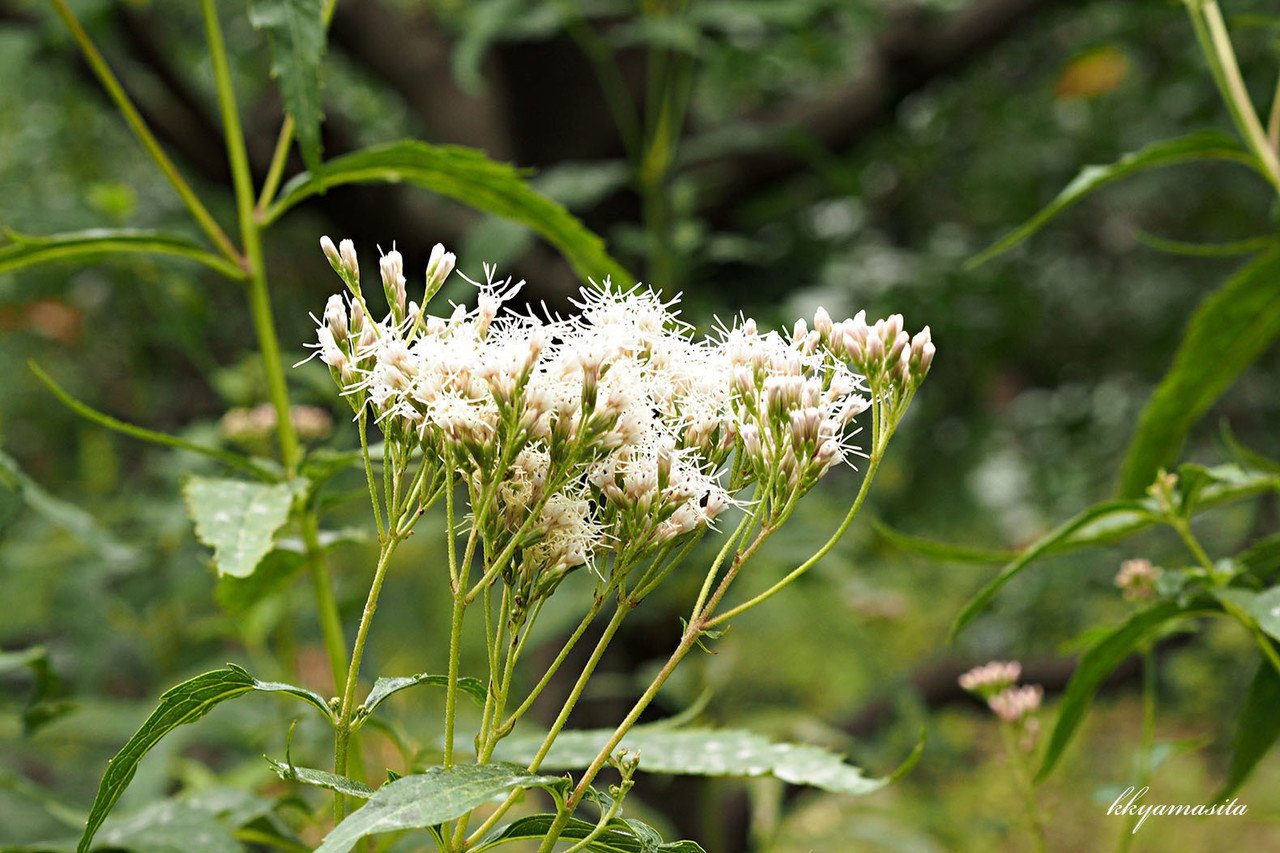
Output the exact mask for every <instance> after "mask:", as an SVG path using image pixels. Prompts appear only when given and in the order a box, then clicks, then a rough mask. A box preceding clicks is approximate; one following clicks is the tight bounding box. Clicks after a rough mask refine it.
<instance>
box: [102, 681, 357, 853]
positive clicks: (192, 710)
mask: <svg viewBox="0 0 1280 853" xmlns="http://www.w3.org/2000/svg"><path fill="white" fill-rule="evenodd" d="M255 690H258V691H263V692H267V693H278V692H283V693H288V694H290V695H293V696H296V697H298V698H300V699H302V700H303V701H305V702H307V703H309V704H311V705H313V706H316V707H317V708H319V709H320V710H321V711H322V712H323V713H324V714H325V716H326V717H327V718H329V719H330V720H332V719H333V714H332V712H331V711H330V710H329V707H328V705H326V704H325V702H324V700H323V699H321V698H320V696H319V695H318V694H316V693H313V692H312V691H310V690H306V689H304V688H301V687H294V686H293V685H291V684H280V683H277V682H265V681H258V680H257V679H256V678H254V677H253V676H252V675H250V674H249V673H248V672H246V671H245V670H244V669H243V668H241V667H239V666H236V665H235V664H227V666H226V667H225V668H223V669H215V670H213V671H212V672H206V673H204V674H203V675H197V676H196V677H195V678H192V679H189V680H187V681H184V682H182V683H181V684H178V685H176V686H174V687H171V688H170V689H169V690H166V691H165V692H164V693H163V694H161V696H160V704H159V705H158V706H157V707H156V709H155V711H153V712H152V713H151V716H149V717H147V719H146V722H144V723H143V724H142V726H141V728H139V729H138V730H137V731H136V732H134V735H133V737H131V738H129V741H128V743H126V744H125V745H124V746H123V747H121V749H120V751H119V752H118V753H116V755H115V757H114V758H112V759H111V761H110V762H108V763H107V770H106V772H105V773H103V774H102V782H101V783H100V784H99V785H98V794H97V796H96V797H94V800H93V807H92V808H90V810H89V818H88V821H87V822H86V824H85V829H84V834H83V835H82V836H81V837H80V843H79V845H78V847H77V851H78V853H86V851H88V850H89V848H90V845H91V844H92V843H93V837H94V835H95V834H96V833H97V832H98V829H99V827H101V826H102V822H103V821H104V820H106V817H107V815H108V814H109V813H110V812H111V809H112V807H114V806H115V804H116V802H117V801H118V800H119V799H120V795H121V794H123V793H124V790H125V788H127V787H129V782H130V781H131V780H132V779H133V775H134V773H135V772H137V769H138V762H140V761H141V760H142V757H143V756H144V755H146V754H147V753H148V752H149V751H150V750H151V748H152V747H153V746H155V745H156V744H157V743H159V742H160V740H161V738H163V737H164V736H165V735H167V734H168V733H169V732H171V731H173V730H174V729H176V728H177V727H178V726H182V725H186V724H187V723H194V722H195V721H196V720H198V719H200V718H201V717H203V716H204V715H205V714H207V713H209V712H210V711H212V710H213V709H214V707H215V706H217V705H219V704H220V703H222V702H226V701H228V700H230V699H235V698H236V697H238V696H243V695H244V694H246V693H249V692H252V691H255Z"/></svg>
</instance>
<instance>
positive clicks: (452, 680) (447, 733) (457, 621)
mask: <svg viewBox="0 0 1280 853" xmlns="http://www.w3.org/2000/svg"><path fill="white" fill-rule="evenodd" d="M466 610H467V602H466V597H465V596H464V595H463V594H462V592H461V591H456V592H454V594H453V614H452V617H451V618H450V620H449V682H448V686H447V687H446V688H445V699H444V766H445V769H446V770H447V769H449V768H450V767H452V766H453V730H454V726H455V724H456V721H457V716H458V664H459V658H460V657H461V654H462V617H463V616H464V615H465V614H466Z"/></svg>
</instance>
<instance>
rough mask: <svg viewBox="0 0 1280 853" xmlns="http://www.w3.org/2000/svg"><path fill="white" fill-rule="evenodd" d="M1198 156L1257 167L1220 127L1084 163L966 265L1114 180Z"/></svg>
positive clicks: (983, 259)
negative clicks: (1115, 157) (1046, 201)
mask: <svg viewBox="0 0 1280 853" xmlns="http://www.w3.org/2000/svg"><path fill="white" fill-rule="evenodd" d="M1196 160H1230V161H1234V162H1237V163H1243V164H1245V165H1246V166H1249V167H1251V168H1255V169H1256V168H1257V161H1256V160H1255V159H1254V158H1253V155H1251V154H1250V153H1249V152H1248V151H1246V150H1245V149H1244V148H1242V147H1241V145H1240V143H1239V142H1238V141H1237V140H1236V139H1235V138H1234V137H1232V136H1228V135H1227V134H1225V133H1219V132H1217V131H1207V132H1203V133H1193V134H1191V135H1189V136H1183V137H1179V138H1178V139H1166V140H1162V141H1160V142H1152V143H1151V144H1150V145H1147V146H1144V147H1143V148H1140V149H1138V150H1137V151H1132V152H1130V153H1128V154H1125V155H1124V156H1123V157H1121V158H1120V159H1119V160H1117V161H1115V162H1114V163H1110V164H1107V165H1093V166H1085V167H1084V168H1083V169H1081V170H1080V172H1079V174H1077V175H1076V176H1075V178H1074V179H1073V180H1072V181H1071V183H1069V184H1067V186H1066V188H1065V189H1063V190H1062V192H1060V193H1058V195H1057V197H1055V198H1054V200H1053V201H1051V202H1049V204H1048V205H1046V206H1045V207H1044V208H1042V209H1041V210H1040V212H1039V213H1037V214H1036V215H1035V216H1033V217H1031V218H1030V219H1028V220H1027V221H1026V222H1024V223H1022V224H1021V225H1019V226H1018V227H1017V228H1015V229H1013V231H1011V232H1009V233H1008V234H1007V235H1005V236H1004V237H1002V238H1001V239H1000V240H998V241H997V242H996V243H995V244H994V245H992V246H990V247H989V248H987V249H984V250H983V251H982V252H980V253H979V254H977V255H975V256H973V257H972V258H970V259H969V262H968V263H967V264H966V265H965V266H966V267H967V268H969V269H973V268H974V267H976V266H979V265H980V264H984V263H986V262H987V261H989V260H991V259H992V258H994V257H996V256H997V255H1000V254H1003V253H1004V252H1007V251H1009V250H1010V249H1012V248H1013V247H1014V246H1016V245H1018V244H1019V243H1021V242H1022V241H1023V240H1026V239H1027V238H1028V237H1030V236H1031V235H1032V234H1034V233H1036V232H1037V231H1039V230H1040V229H1041V228H1043V227H1044V226H1045V224H1046V223H1048V221H1049V220H1050V219H1053V217H1055V216H1057V215H1058V214H1059V213H1061V212H1062V211H1064V210H1066V209H1067V208H1068V207H1070V206H1071V205H1073V204H1075V203H1076V202H1077V201H1079V200H1080V199H1082V198H1084V197H1085V196H1086V195H1088V194H1089V193H1091V192H1093V191H1094V190H1096V189H1098V188H1099V187H1103V186H1105V185H1107V184H1109V183H1111V182H1112V181H1117V180H1119V179H1121V178H1124V177H1127V176H1128V175H1132V174H1135V173H1137V172H1142V171H1145V170H1147V169H1156V168H1159V167H1162V166H1173V165H1176V164H1178V163H1190V162H1193V161H1196Z"/></svg>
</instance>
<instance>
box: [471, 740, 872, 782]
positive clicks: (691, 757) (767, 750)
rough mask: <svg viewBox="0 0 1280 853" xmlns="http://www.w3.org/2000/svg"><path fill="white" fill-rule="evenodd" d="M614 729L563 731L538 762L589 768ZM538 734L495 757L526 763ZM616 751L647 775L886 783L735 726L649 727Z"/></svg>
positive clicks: (829, 756)
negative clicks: (633, 758) (635, 757)
mask: <svg viewBox="0 0 1280 853" xmlns="http://www.w3.org/2000/svg"><path fill="white" fill-rule="evenodd" d="M613 733H614V732H613V729H593V730H584V731H563V732H561V733H560V734H559V735H558V736H557V737H556V740H555V743H553V744H552V746H551V750H550V751H549V752H548V753H547V757H546V759H545V760H544V761H543V762H542V766H543V767H545V768H547V769H551V770H574V769H578V768H583V767H587V766H588V765H589V764H590V763H591V762H592V761H593V760H594V759H595V757H596V755H597V754H598V753H599V752H600V750H601V749H602V748H604V746H605V744H606V743H608V742H609V739H610V738H611V737H613ZM541 744H542V738H541V737H533V736H517V737H512V738H508V739H506V740H504V741H502V742H501V743H500V744H499V745H498V749H497V751H496V752H495V753H494V754H495V756H497V757H500V758H502V759H505V760H508V761H529V760H530V759H531V758H532V757H533V756H534V755H535V754H536V753H537V751H538V748H539V746H541ZM618 749H625V750H629V751H630V752H632V753H636V752H639V754H640V769H641V770H642V771H644V772H646V773H670V774H675V775H687V776H737V777H749V776H774V777H776V778H778V779H781V780H782V781H784V782H790V783H792V784H793V785H808V786H810V787H814V788H821V789H822V790H824V791H832V792H834V793H838V794H855V795H861V794H869V793H871V792H872V791H877V790H879V789H880V788H882V787H884V786H885V784H887V782H888V780H887V779H872V778H868V777H867V776H865V775H863V772H862V770H861V769H859V768H857V767H854V766H853V765H851V764H846V763H845V762H844V760H843V759H841V758H840V756H838V755H836V754H834V753H831V752H828V751H827V750H825V749H822V748H820V747H816V746H808V745H804V744H794V743H773V742H772V741H770V740H769V739H768V738H766V737H764V736H763V735H758V734H755V733H753V732H747V731H741V730H738V729H653V728H645V727H637V728H634V729H632V730H631V731H630V732H628V733H627V734H626V735H625V736H624V737H623V738H622V742H621V743H620V744H619V746H618Z"/></svg>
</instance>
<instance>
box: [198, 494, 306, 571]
mask: <svg viewBox="0 0 1280 853" xmlns="http://www.w3.org/2000/svg"><path fill="white" fill-rule="evenodd" d="M305 489H306V482H305V481H303V480H300V479H299V480H292V481H290V482H288V483H277V484H275V485H267V484H265V483H250V482H246V481H244V480H227V479H222V478H215V477H192V478H190V479H189V480H187V483H186V485H185V486H184V487H183V489H182V494H183V497H184V498H185V499H186V502H187V514H188V515H190V516H191V520H192V521H194V522H195V526H196V538H198V539H199V540H200V541H201V542H203V543H204V544H206V545H208V546H209V547H210V548H212V549H213V562H214V565H215V566H216V567H217V570H218V574H219V575H231V576H232V577H237V578H244V577H248V576H249V575H251V574H253V570H254V569H255V568H257V566H258V563H260V562H261V561H262V558H263V557H265V556H266V555H267V552H268V551H270V550H271V545H272V542H273V540H274V538H275V534H276V531H277V530H279V529H280V528H281V527H282V526H283V525H284V523H285V521H287V520H288V518H289V510H290V508H291V507H292V506H293V499H294V497H295V495H297V494H299V493H300V492H302V491H305Z"/></svg>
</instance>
